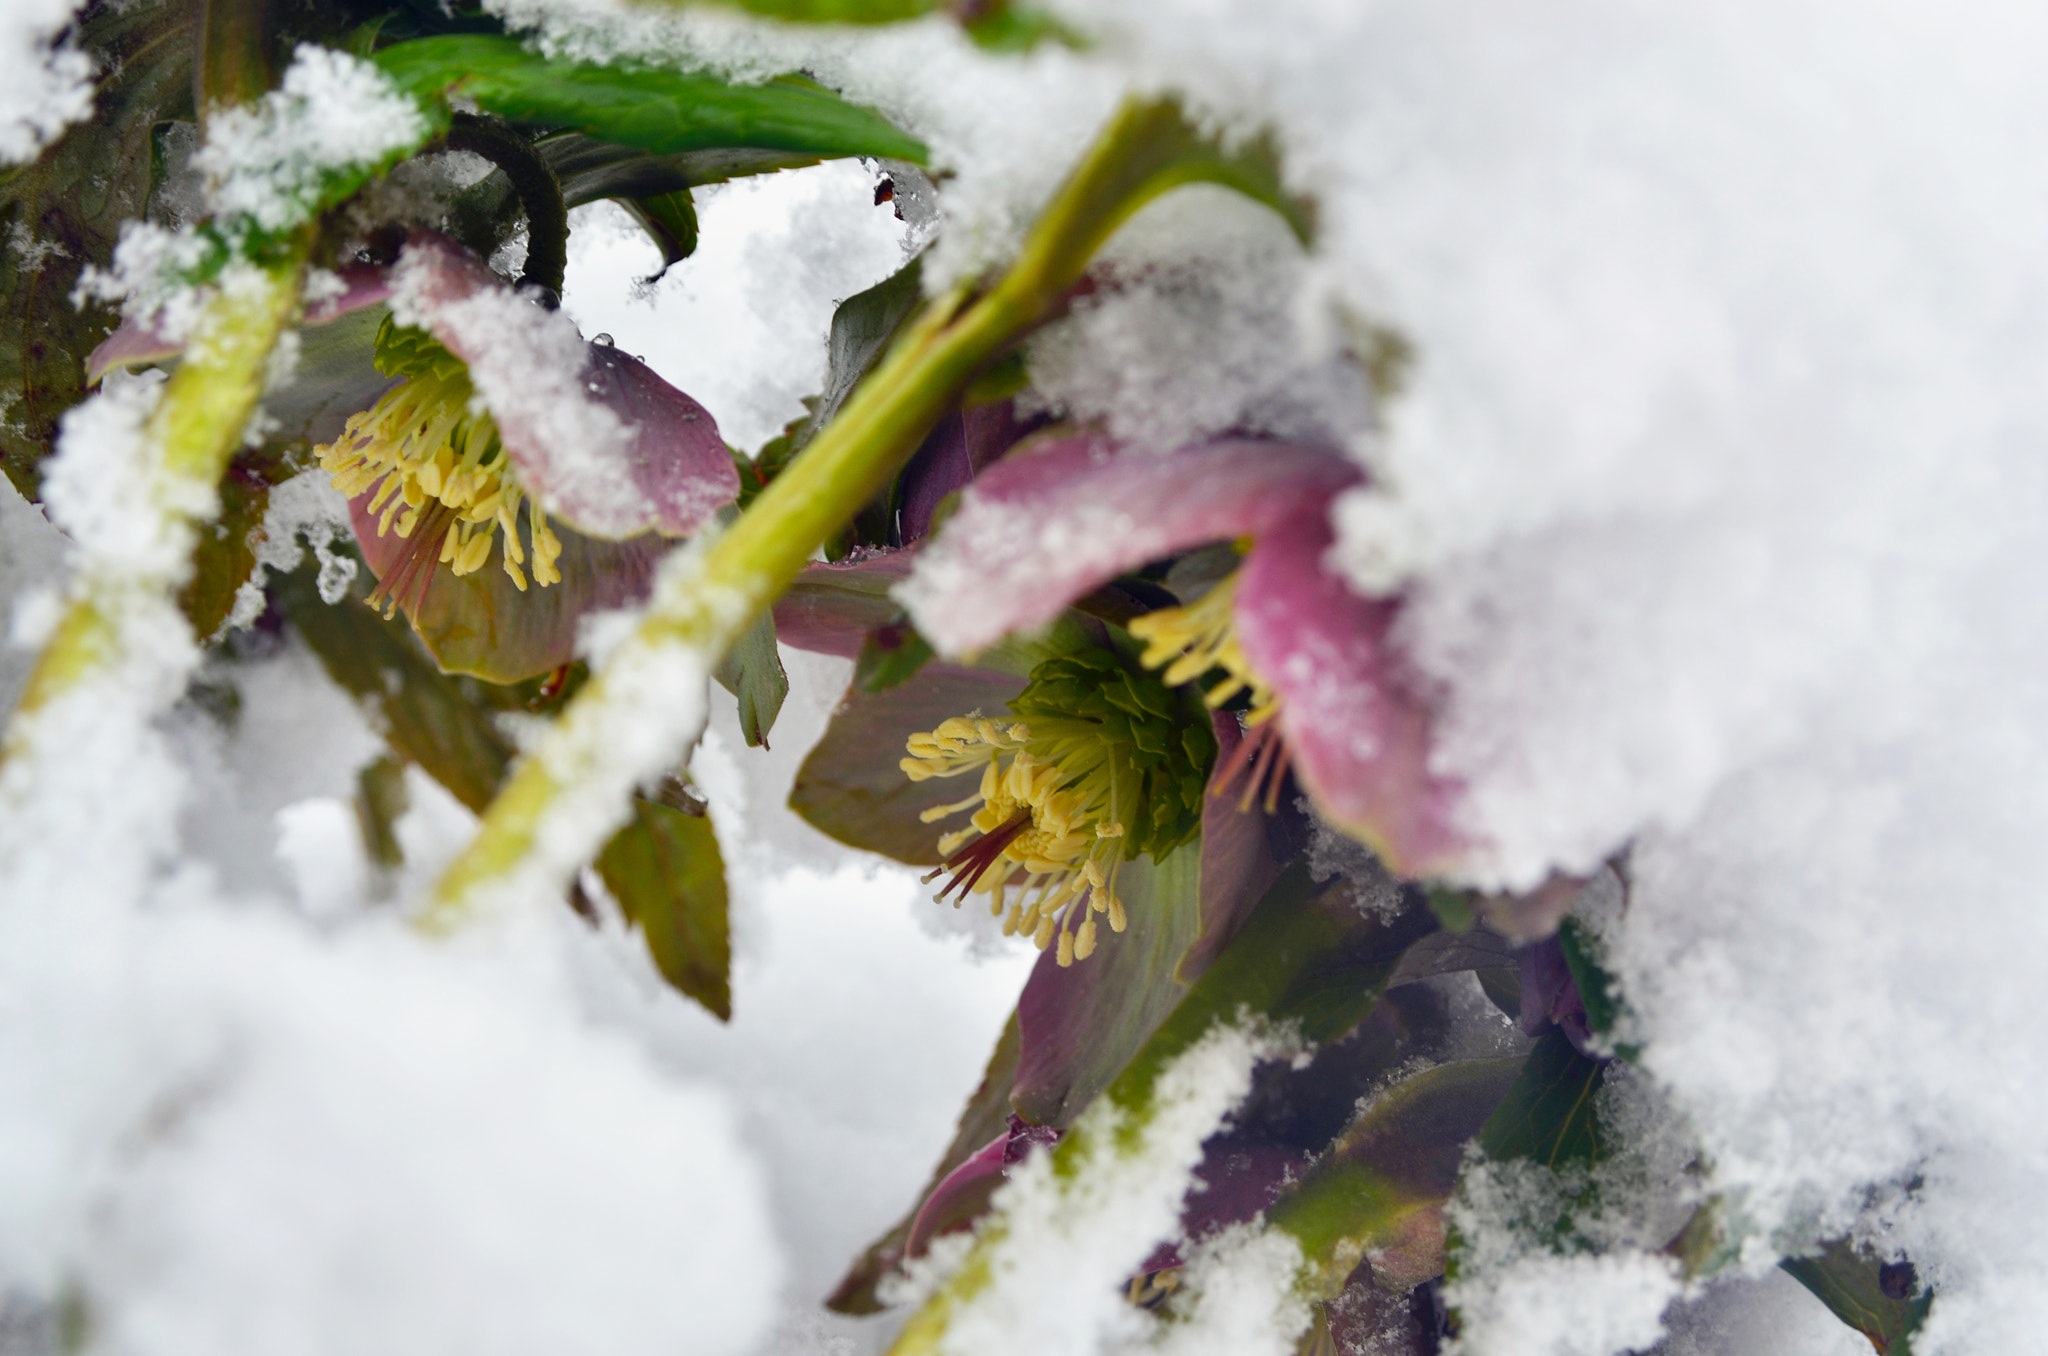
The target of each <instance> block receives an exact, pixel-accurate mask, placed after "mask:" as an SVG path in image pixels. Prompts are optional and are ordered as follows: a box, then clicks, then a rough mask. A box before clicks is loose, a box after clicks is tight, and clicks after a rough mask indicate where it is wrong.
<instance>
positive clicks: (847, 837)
mask: <svg viewBox="0 0 2048 1356" xmlns="http://www.w3.org/2000/svg"><path fill="white" fill-rule="evenodd" d="M1023 690H1024V680H1023V679H1021V678H1013V677H1011V676H1009V675H1007V674H1001V673H988V672H983V671H979V670H970V669H959V668H954V667H952V666H950V665H936V664H934V665H930V666H927V667H926V668H925V669H924V671H923V672H921V673H919V674H918V675H917V677H916V678H914V679H912V680H911V681H909V682H907V683H903V684H901V685H899V686H897V687H892V688H888V689H886V690H884V691H882V692H863V691H861V690H860V688H859V687H858V686H854V687H850V688H848V690H847V693H846V696H845V697H844V698H843V699H842V700H841V701H840V703H839V709H838V710H837V711H835V712H833V713H832V720H831V722H830V723H829V724H828V725H826V727H825V733H824V736H823V737H822V738H820V739H819V740H818V743H817V745H816V746H815V747H814V748H812V750H811V751H810V754H809V755H808V756H807V757H805V759H804V762H803V766H802V767H800V768H798V769H797V774H796V783H795V785H794V786H792V787H791V788H790V793H789V808H790V809H792V810H794V811H796V812H797V814H799V815H801V816H802V817H803V818H804V819H805V820H806V821H807V822H808V823H809V824H810V825H811V826H812V827H813V828H815V829H817V830H818V831H819V832H821V833H823V834H826V835H827V836H829V837H832V838H836V839H838V840H839V841H840V842H842V843H845V844H847V845H848V846H850V847H857V848H866V849H867V850H869V851H870V852H879V853H881V854H882V855H883V856H885V857H893V858H895V859H896V860H897V861H899V862H908V863H910V864H911V865H913V866H934V865H936V864H937V863H938V860H939V852H938V841H939V834H940V832H941V830H942V828H943V826H941V825H936V824H925V823H921V822H920V821H919V819H918V815H919V814H920V813H922V812H923V811H925V810H927V809H930V808H931V807H933V806H936V805H944V804H947V803H949V802H951V801H957V800H959V799H960V798H961V797H962V796H964V795H966V794H967V793H968V792H969V791H971V790H972V789H973V787H971V786H969V785H968V784H967V783H966V781H965V780H964V779H962V778H958V777H955V778H937V777H935V778H933V779H932V780H930V781H927V782H913V781H911V780H910V779H909V778H908V777H906V776H904V775H903V770H902V769H901V767H899V766H898V764H899V763H901V762H902V760H903V757H904V747H903V745H904V741H906V740H907V739H909V738H910V736H912V735H914V734H917V733H918V732H920V731H923V730H931V729H935V728H937V726H938V724H939V722H941V721H943V720H945V719H947V718H948V717H950V716H964V715H966V714H967V713H968V712H969V711H977V710H978V711H982V712H987V713H993V712H997V711H1001V710H1004V709H1005V708H1006V705H1007V703H1008V702H1009V700H1010V698H1012V697H1014V696H1016V695H1017V694H1018V693H1019V692H1022V691H1023Z"/></svg>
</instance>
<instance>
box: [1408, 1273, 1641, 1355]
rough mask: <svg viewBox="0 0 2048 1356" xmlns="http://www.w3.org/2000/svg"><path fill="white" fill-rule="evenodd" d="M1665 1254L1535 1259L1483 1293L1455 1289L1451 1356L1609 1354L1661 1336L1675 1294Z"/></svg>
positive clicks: (1493, 1281)
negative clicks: (1456, 1325)
mask: <svg viewBox="0 0 2048 1356" xmlns="http://www.w3.org/2000/svg"><path fill="white" fill-rule="evenodd" d="M1674 1272H1675V1267H1674V1266H1673V1264H1672V1262H1671V1260H1670V1259H1669V1258H1667V1257H1659V1256H1656V1255H1654V1254H1650V1253H1617V1254H1612V1255H1609V1256H1604V1257H1592V1256H1583V1257H1530V1258H1523V1259H1521V1260H1519V1261H1517V1262H1515V1263H1514V1264H1513V1265H1512V1267H1511V1268H1510V1269H1509V1270H1508V1271H1507V1272H1506V1273H1505V1274H1502V1275H1499V1276H1495V1277H1491V1278H1489V1284H1488V1286H1487V1287H1486V1288H1485V1289H1484V1290H1483V1291H1473V1290H1471V1289H1468V1287H1466V1286H1465V1285H1463V1284H1461V1283H1460V1284H1453V1285H1451V1286H1449V1287H1447V1288H1446V1290H1445V1294H1446V1297H1447V1298H1450V1300H1451V1302H1452V1303H1453V1304H1454V1305H1456V1306H1457V1307H1458V1317H1459V1323H1460V1325H1461V1326H1460V1328H1459V1332H1458V1336H1457V1337H1456V1338H1454V1339H1452V1341H1451V1342H1450V1343H1449V1344H1447V1345H1446V1346H1445V1348H1444V1350H1445V1353H1446V1356H1494V1354H1495V1353H1499V1354H1500V1356H1507V1354H1508V1353H1513V1356H1612V1354H1613V1353H1616V1352H1624V1351H1631V1350H1635V1349H1639V1348H1642V1347H1647V1346H1649V1345H1651V1344H1652V1343H1654V1342H1655V1341H1656V1340H1657V1339H1658V1338H1659V1337H1660V1336H1662V1335H1663V1332H1664V1325H1663V1323H1662V1321H1661V1319H1660V1315H1662V1314H1663V1312H1664V1308H1665V1306H1666V1305H1667V1304H1669V1303H1670V1302H1671V1300H1672V1298H1673V1297H1674V1296H1675V1295H1677V1293H1678V1282H1677V1278H1676V1276H1675V1274H1674Z"/></svg>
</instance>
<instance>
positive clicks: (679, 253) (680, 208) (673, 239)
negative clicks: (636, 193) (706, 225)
mask: <svg viewBox="0 0 2048 1356" xmlns="http://www.w3.org/2000/svg"><path fill="white" fill-rule="evenodd" d="M618 203H619V206H621V207H623V208H625V209H626V215H628V216H630V217H632V218H633V220H634V221H636V222H638V223H640V229H641V230H643V231H645V232H647V237H648V239H650V240H652V241H653V242H654V244H655V247H656V248H658V249H659V250H660V251H661V267H660V268H658V269H656V270H655V271H654V274H653V276H652V277H649V278H647V279H645V280H644V281H647V282H653V281H654V280H655V279H656V278H659V277H660V276H661V275H662V274H664V273H666V272H668V270H669V269H670V268H671V267H672V266H674V265H675V264H677V263H680V262H681V261H682V260H684V259H687V258H689V257H690V255H691V254H693V253H695V252H696V249H697V207H696V204H695V203H693V202H692V201H691V200H690V190H689V189H687V188H679V189H677V190H676V191H675V192H673V193H662V194H658V195H656V196H654V197H651V198H621V199H619V200H618Z"/></svg>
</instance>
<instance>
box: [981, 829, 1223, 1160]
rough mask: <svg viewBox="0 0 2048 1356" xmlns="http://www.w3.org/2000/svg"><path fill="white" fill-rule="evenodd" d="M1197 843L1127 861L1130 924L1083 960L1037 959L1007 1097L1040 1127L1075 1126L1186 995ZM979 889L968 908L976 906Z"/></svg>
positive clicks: (1020, 1003)
mask: <svg viewBox="0 0 2048 1356" xmlns="http://www.w3.org/2000/svg"><path fill="white" fill-rule="evenodd" d="M1201 861H1202V852H1201V845H1200V843H1199V842H1193V843H1184V844H1182V845H1181V847H1180V848H1179V850H1177V851H1175V852H1173V853H1172V854H1171V855H1169V856H1168V857H1167V858H1166V860H1165V861H1163V862H1159V863H1156V864H1155V863H1154V862H1153V861H1151V859H1149V858H1146V857H1137V858H1134V859H1132V860H1130V861H1127V862H1125V863H1124V864H1123V866H1122V867H1121V868H1120V870H1119V872H1118V875H1117V879H1116V890H1117V894H1118V896H1119V897H1120V898H1121V899H1122V900H1123V903H1124V909H1125V912H1126V914H1127V915H1128V917H1129V919H1130V924H1129V926H1128V927H1126V928H1125V929H1124V930H1123V931H1122V932H1120V933H1111V932H1109V931H1108V929H1107V928H1106V927H1105V928H1104V929H1103V935H1102V938H1101V940H1099V941H1098V942H1097V943H1096V945H1095V954H1094V955H1092V956H1090V957H1089V958H1088V959H1086V960H1081V961H1075V962H1074V963H1073V964H1072V965H1070V966H1066V967H1062V966H1060V965H1058V964H1057V963H1056V960H1055V957H1054V955H1053V953H1052V952H1051V950H1050V949H1048V950H1047V951H1046V953H1044V954H1042V955H1041V956H1040V957H1039V960H1038V964H1037V965H1036V966H1035V967H1034V968H1033V970H1032V972H1031V979H1030V981H1029V982H1028V983H1027V984H1026V985H1025V986H1024V993H1023V995H1022V996H1021V997H1020V998H1019V999H1018V1000H1017V1015H1018V1017H1019V1018H1020V1019H1021V1021H1022V1023H1023V1028H1024V1049H1023V1055H1022V1058H1021V1062H1020V1063H1019V1065H1018V1069H1017V1083H1016V1086H1015V1088H1014V1089H1013V1090H1012V1092H1011V1094H1010V1103H1011V1105H1012V1106H1014V1107H1016V1108H1017V1114H1018V1115H1020V1116H1022V1117H1023V1118H1024V1119H1025V1120H1027V1121H1031V1122H1033V1123H1034V1124H1037V1125H1057V1126H1067V1125H1071V1124H1073V1122H1074V1120H1075V1119H1076V1118H1077V1117H1078V1116H1080V1114H1081V1113H1082V1112H1083V1111H1085V1110H1087V1108H1088V1105H1089V1104H1090V1103H1091V1102H1093V1101H1094V1100H1095V1099H1096V1097H1097V1096H1099V1095H1100V1094H1101V1093H1102V1091H1103V1089H1105V1088H1107V1087H1108V1086H1109V1085H1110V1084H1111V1083H1112V1082H1113V1081H1115V1079H1116V1077H1117V1075H1118V1074H1119V1073H1121V1072H1122V1071H1123V1068H1124V1066H1125V1065H1126V1064H1127V1063H1128V1062H1129V1061H1130V1059H1131V1056H1132V1055H1134V1054H1136V1053H1137V1052H1138V1051H1139V1050H1140V1049H1141V1048H1142V1047H1143V1046H1144V1045H1145V1043H1146V1041H1147V1040H1149V1039H1150V1038H1151V1036H1152V1034H1153V1032H1155V1031H1156V1030H1157V1029H1158V1028H1159V1024H1160V1023H1161V1022H1162V1021H1164V1020H1165V1019H1166V1017H1167V1014H1169V1013H1171V1012H1173V1011H1174V1010H1175V1009H1176V1008H1177V1007H1179V1005H1180V1004H1181V1002H1182V1000H1183V999H1184V998H1185V997H1186V996H1187V993H1188V986H1187V985H1185V984H1183V983H1181V982H1180V981H1179V980H1178V979H1176V978H1175V977H1174V974H1175V972H1176V971H1177V970H1178V969H1179V968H1180V962H1181V957H1183V956H1185V955H1186V954H1187V951H1188V948H1189V947H1190V946H1192V945H1193V944H1194V942H1195V940H1196V938H1197V937H1199V936H1200V935H1201V925H1202V919H1201V899H1200V886H1201V869H1202V867H1201ZM979 900H980V897H979V896H976V897H975V902H974V903H972V904H970V905H969V907H977V906H978V905H979Z"/></svg>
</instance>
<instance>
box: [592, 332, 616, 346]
mask: <svg viewBox="0 0 2048 1356" xmlns="http://www.w3.org/2000/svg"><path fill="white" fill-rule="evenodd" d="M590 342H591V343H593V344H602V345H604V347H606V348H610V347H611V346H612V337H611V336H610V335H609V334H606V333H604V332H603V331H602V330H600V331H599V332H598V333H596V334H593V335H591V336H590Z"/></svg>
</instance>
